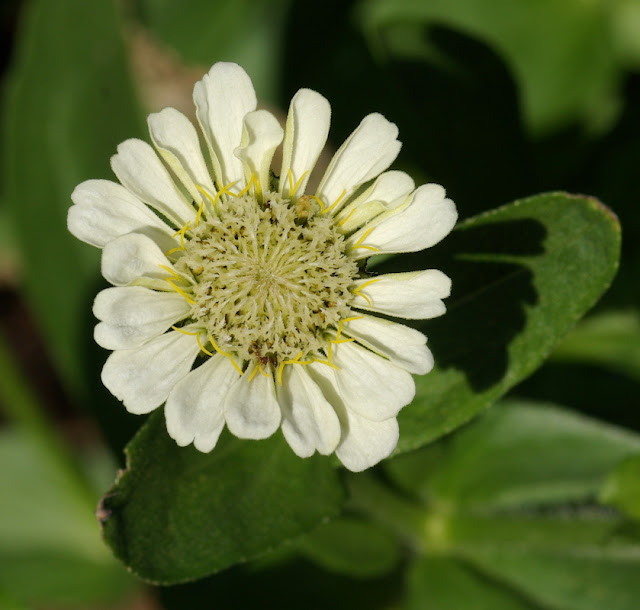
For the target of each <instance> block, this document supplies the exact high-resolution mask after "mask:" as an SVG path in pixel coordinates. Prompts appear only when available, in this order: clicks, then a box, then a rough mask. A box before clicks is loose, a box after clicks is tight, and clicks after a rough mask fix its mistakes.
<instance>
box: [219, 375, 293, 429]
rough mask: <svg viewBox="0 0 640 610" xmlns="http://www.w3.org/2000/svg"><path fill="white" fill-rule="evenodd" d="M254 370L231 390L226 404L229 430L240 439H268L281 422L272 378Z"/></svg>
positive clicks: (238, 381)
mask: <svg viewBox="0 0 640 610" xmlns="http://www.w3.org/2000/svg"><path fill="white" fill-rule="evenodd" d="M255 368H256V365H255V364H253V365H251V366H250V367H249V368H248V369H247V370H246V371H245V373H244V375H242V377H240V379H238V380H237V381H236V382H235V383H234V384H233V385H232V386H231V388H230V390H229V393H228V394H227V399H226V400H225V403H224V413H225V419H226V420H227V426H228V427H229V430H230V431H231V432H232V433H233V434H235V435H236V436H237V437H238V438H252V439H261V438H267V437H269V436H271V435H272V434H273V433H274V432H275V431H276V430H277V429H278V428H279V427H280V422H281V419H282V414H281V412H280V405H279V404H278V399H277V398H276V388H275V383H274V380H273V377H272V376H271V375H263V374H262V372H257V371H256V370H255Z"/></svg>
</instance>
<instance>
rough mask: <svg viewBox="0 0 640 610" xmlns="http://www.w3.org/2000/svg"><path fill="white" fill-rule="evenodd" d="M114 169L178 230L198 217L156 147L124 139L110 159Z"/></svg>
mask: <svg viewBox="0 0 640 610" xmlns="http://www.w3.org/2000/svg"><path fill="white" fill-rule="evenodd" d="M111 169H113V172H114V174H115V175H116V176H118V180H120V182H122V184H123V185H124V186H125V187H126V188H127V189H129V190H130V191H131V192H132V193H133V194H134V195H136V197H138V198H139V199H141V200H142V201H144V202H145V203H148V204H149V205H150V206H151V207H152V208H154V209H156V210H158V212H160V213H161V214H163V215H164V216H166V217H167V218H168V219H169V220H170V221H171V222H174V223H175V224H176V226H177V227H182V226H184V225H185V224H186V223H187V221H189V220H192V219H193V217H194V216H195V210H194V208H193V206H192V205H191V204H190V203H188V202H187V201H186V200H185V198H184V197H183V196H182V194H181V193H180V191H179V190H178V187H177V186H176V185H175V183H174V182H173V180H172V179H171V176H170V175H169V172H168V171H167V170H166V169H165V168H164V165H162V162H161V161H160V159H158V155H156V152H155V151H154V150H153V148H152V147H151V146H150V145H149V144H147V143H146V142H143V141H142V140H136V139H131V140H125V141H124V142H122V144H120V145H119V146H118V153H117V154H116V155H113V157H111Z"/></svg>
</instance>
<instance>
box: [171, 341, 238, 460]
mask: <svg viewBox="0 0 640 610" xmlns="http://www.w3.org/2000/svg"><path fill="white" fill-rule="evenodd" d="M237 379H238V371H236V369H235V367H234V366H233V364H231V361H230V360H229V358H227V357H225V356H221V355H220V354H216V355H215V356H212V357H211V358H209V359H208V360H207V361H206V362H205V363H204V364H202V365H201V366H199V367H198V368H197V369H195V370H193V371H191V372H190V373H189V374H188V375H187V376H186V377H183V378H182V379H181V380H180V381H179V382H178V383H177V384H176V385H175V387H174V388H173V390H171V393H170V394H169V398H167V404H166V405H165V407H164V414H165V418H166V420H167V430H168V432H169V436H171V438H173V439H174V440H175V441H176V442H177V443H178V445H180V446H181V447H185V446H186V445H189V444H190V443H193V444H194V445H195V447H196V449H198V450H199V451H202V452H204V453H208V452H209V451H211V450H212V449H213V448H214V447H215V446H216V443H217V442H218V437H219V436H220V432H222V428H224V401H225V398H226V396H227V392H228V391H229V388H230V387H231V385H232V384H233V382H234V381H236V380H237Z"/></svg>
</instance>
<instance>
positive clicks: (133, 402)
mask: <svg viewBox="0 0 640 610" xmlns="http://www.w3.org/2000/svg"><path fill="white" fill-rule="evenodd" d="M193 98H194V101H195V104H196V109H197V117H198V122H199V124H200V129H201V130H202V136H203V137H204V142H206V149H207V150H206V153H208V154H203V152H202V149H201V147H200V143H199V137H198V133H197V132H196V129H195V128H194V127H193V125H192V124H191V122H190V121H189V120H188V119H187V118H186V117H185V116H183V115H182V114H180V113H179V112H178V111H177V110H174V109H173V108H165V109H164V110H162V111H161V112H158V113H156V114H152V115H150V116H149V119H148V123H149V131H150V133H151V139H152V141H153V144H154V146H155V148H156V151H157V153H156V151H154V149H153V148H152V147H151V146H150V145H149V144H147V143H146V142H143V141H141V140H135V139H132V140H127V141H125V142H123V143H122V144H120V146H118V153H117V154H116V155H115V156H114V157H113V158H112V160H111V166H112V168H113V171H114V173H115V174H116V176H117V177H118V180H119V181H120V184H117V183H115V182H110V181H108V180H88V181H86V182H83V183H82V184H80V185H79V186H78V187H77V188H76V189H75V190H74V192H73V194H72V196H71V198H72V200H73V202H74V204H75V205H74V206H72V207H71V209H70V210H69V218H68V224H69V230H70V231H71V232H72V233H73V234H74V235H75V236H76V237H78V238H79V239H81V240H83V241H85V242H87V243H89V244H92V245H94V246H97V247H99V248H103V249H104V250H103V254H102V274H103V275H104V277H105V278H106V279H107V280H108V281H109V282H110V283H111V284H113V285H114V286H115V287H114V288H107V289H106V290H103V291H102V292H101V293H100V294H98V296H97V298H96V300H95V304H94V313H95V315H96V317H97V318H98V319H99V320H100V322H99V324H98V325H97V326H96V329H95V339H96V341H97V342H98V343H99V344H100V345H101V346H102V347H104V348H106V349H110V350H114V351H113V353H112V354H111V355H110V356H109V358H108V359H107V362H106V364H105V366H104V369H103V371H102V380H103V382H104V384H105V385H106V387H107V388H108V389H109V390H110V391H111V392H112V393H113V394H114V395H115V396H116V397H117V398H119V399H120V400H122V401H123V402H124V405H125V407H126V408H127V410H128V411H130V412H131V413H148V412H149V411H152V410H153V409H156V408H157V407H159V406H160V405H162V404H163V403H166V404H165V415H166V422H167V429H168V431H169V434H170V435H171V436H172V437H173V438H174V439H175V440H176V442H177V443H178V444H179V445H182V446H184V445H188V444H190V443H193V444H194V445H195V447H196V448H197V449H199V450H200V451H204V452H208V451H211V450H212V449H213V448H214V446H215V444H216V442H217V440H218V437H219V435H220V432H221V431H222V428H223V427H224V425H225V423H226V425H227V427H228V428H229V430H230V431H231V432H232V433H233V434H235V435H236V436H238V437H240V438H248V439H262V438H266V437H268V436H270V435H272V434H273V433H274V432H276V430H277V429H278V428H279V427H282V432H283V434H284V436H285V438H286V440H287V442H288V443H289V445H290V446H291V448H292V449H293V451H294V452H295V453H296V454H297V455H299V456H301V457H308V456H310V455H312V454H313V453H314V452H315V451H318V452H319V453H321V454H325V455H326V454H330V453H332V452H334V451H335V453H336V455H337V456H338V458H339V459H340V460H341V461H342V463H343V464H344V465H345V466H346V467H347V468H349V469H350V470H353V471H360V470H364V469H365V468H368V467H370V466H372V465H374V464H376V463H377V462H379V461H380V460H381V459H383V458H385V457H387V456H388V455H389V454H390V453H391V452H392V451H393V449H394V448H395V446H396V443H397V440H398V424H397V421H396V416H397V414H398V412H399V411H400V409H401V408H402V407H404V406H405V405H407V404H408V403H409V402H411V400H412V399H413V397H414V394H415V385H414V382H413V379H412V377H411V374H412V373H413V374H419V375H422V374H425V373H427V372H428V371H429V370H430V369H431V368H432V366H433V358H432V356H431V353H430V352H429V350H428V348H427V347H426V339H425V337H424V335H422V334H421V333H420V332H418V331H417V330H414V329H412V328H409V327H407V326H403V325H401V324H397V323H395V322H390V321H388V320H387V319H385V318H382V317H378V316H376V315H372V314H375V313H381V314H385V315H386V316H392V317H400V318H408V319H424V318H431V317H434V316H439V315H441V314H442V313H444V311H445V308H444V305H443V303H442V300H441V299H442V298H444V297H446V296H448V295H449V291H450V280H449V279H448V278H447V277H446V276H445V275H444V274H443V273H441V272H440V271H436V270H427V271H418V272H412V273H390V274H386V275H378V276H375V277H374V276H371V275H368V274H367V273H366V272H365V271H364V263H365V262H366V258H367V257H369V256H371V255H373V254H378V253H396V252H415V251H418V250H422V249H424V248H428V247H430V246H432V245H434V244H435V243H437V242H438V241H440V240H441V239H442V238H443V237H444V236H445V235H447V233H449V231H451V229H452V227H453V226H454V224H455V221H456V217H457V214H456V209H455V206H454V204H453V202H451V201H450V200H449V199H446V198H445V193H444V190H443V188H442V187H441V186H438V185H435V184H427V185H424V186H420V187H419V188H417V189H414V186H415V185H414V183H413V180H412V179H411V178H410V177H409V176H408V175H407V174H405V173H403V172H399V171H387V172H385V170H386V169H387V168H388V167H389V165H390V164H391V163H392V162H393V160H394V159H395V158H396V156H397V154H398V151H399V150H400V142H399V141H398V140H397V139H396V136H397V134H398V129H397V127H396V126H395V125H394V124H393V123H390V122H389V121H387V120H386V119H385V118H384V117H383V116H382V115H380V114H370V115H369V116H367V117H365V118H364V119H363V121H362V122H361V123H360V125H359V126H358V127H357V128H356V130H355V131H354V132H353V133H352V134H351V135H350V136H349V138H348V139H347V141H346V142H345V143H344V144H343V145H342V146H341V148H340V149H339V150H338V152H337V153H336V154H335V155H334V157H333V159H332V160H331V162H330V164H329V167H328V169H327V171H326V172H325V174H324V177H323V178H322V180H321V181H320V184H319V186H318V188H317V189H316V190H315V192H314V193H313V194H305V191H306V187H307V183H308V181H309V175H310V173H311V171H312V170H313V168H314V165H315V164H316V161H317V160H318V157H319V155H320V153H321V151H322V149H323V148H324V145H325V142H326V140H327V134H328V131H329V120H330V114H331V111H330V107H329V103H328V102H327V100H326V99H325V98H324V97H322V96H321V95H320V94H318V93H316V92H315V91H311V90H309V89H301V90H300V91H298V93H296V95H295V96H294V98H293V100H292V101H291V105H290V108H289V114H288V117H287V122H286V126H285V129H284V130H283V129H282V127H281V126H280V124H279V123H278V121H277V120H276V118H275V117H274V116H273V115H272V114H271V113H269V112H267V111H266V110H256V95H255V92H254V89H253V86H252V84H251V80H250V79H249V77H248V76H247V74H246V73H245V72H244V70H243V69H242V68H240V67H239V66H237V65H235V64H231V63H218V64H216V65H214V66H213V67H212V68H211V70H210V71H209V73H208V74H207V75H206V76H205V77H204V78H203V79H202V80H201V81H200V82H198V83H197V84H196V86H195V89H194V92H193ZM281 143H282V144H283V148H282V153H283V154H282V158H283V159H282V166H281V168H280V171H279V172H278V173H279V178H278V177H275V176H274V175H272V173H271V169H270V168H271V161H272V157H273V155H274V152H275V150H276V149H277V148H278V146H280V144H281ZM381 172H384V173H381ZM194 364H195V365H196V366H195V368H194Z"/></svg>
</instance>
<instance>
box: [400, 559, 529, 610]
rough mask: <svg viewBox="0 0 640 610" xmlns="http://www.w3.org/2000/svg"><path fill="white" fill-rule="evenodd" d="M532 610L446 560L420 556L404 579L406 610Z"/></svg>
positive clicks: (470, 572)
mask: <svg viewBox="0 0 640 610" xmlns="http://www.w3.org/2000/svg"><path fill="white" fill-rule="evenodd" d="M461 608H469V609H471V608H473V610H536V608H537V606H534V605H532V604H531V603H530V602H528V601H527V600H526V599H523V598H522V597H520V596H518V595H517V594H515V593H513V592H512V591H509V590H508V589H505V588H504V587H501V586H500V585H499V584H496V583H495V582H493V581H492V580H490V579H488V578H486V577H483V576H482V575H481V574H478V573H477V572H476V571H474V570H473V569H470V568H469V567H468V566H466V565H464V563H462V562H460V561H457V560H455V559H450V558H448V557H421V558H419V559H417V560H416V561H415V562H414V563H413V564H412V565H411V567H410V569H409V574H408V578H407V606H406V609H407V610H460V609H461Z"/></svg>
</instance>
